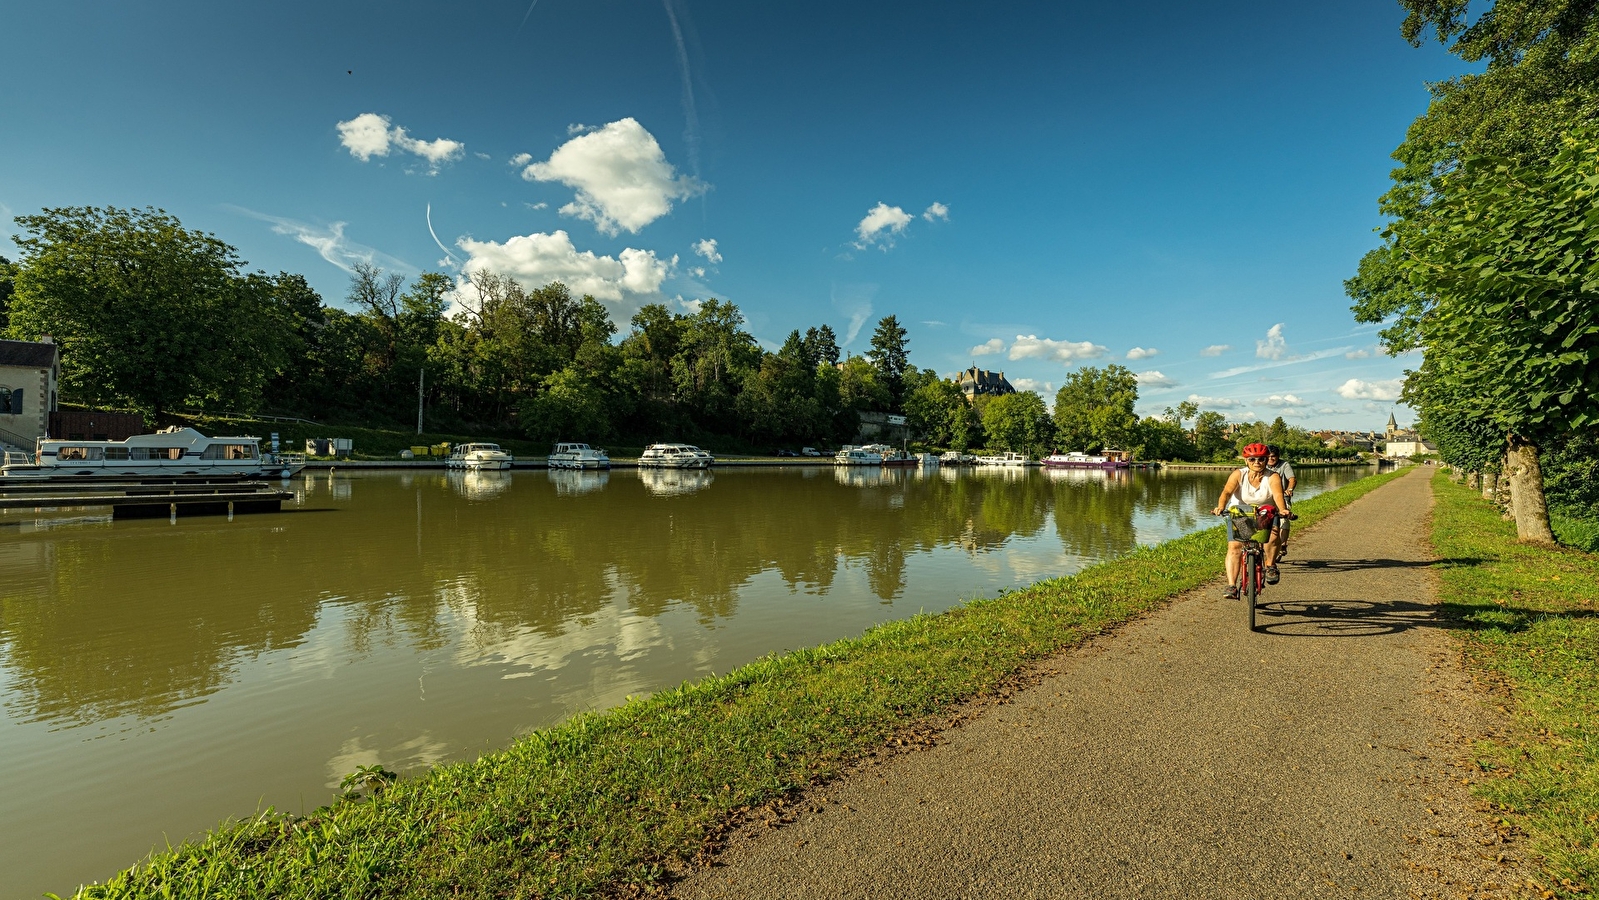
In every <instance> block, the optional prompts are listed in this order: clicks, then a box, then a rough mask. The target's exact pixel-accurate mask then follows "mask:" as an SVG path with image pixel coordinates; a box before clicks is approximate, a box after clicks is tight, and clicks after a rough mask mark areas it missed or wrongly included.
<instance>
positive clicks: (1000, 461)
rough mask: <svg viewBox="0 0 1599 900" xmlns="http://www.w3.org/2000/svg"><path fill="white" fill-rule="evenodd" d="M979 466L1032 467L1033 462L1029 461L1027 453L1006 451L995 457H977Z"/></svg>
mask: <svg viewBox="0 0 1599 900" xmlns="http://www.w3.org/2000/svg"><path fill="white" fill-rule="evenodd" d="M977 464H978V465H980V466H1030V465H1032V464H1033V461H1032V460H1030V459H1028V458H1027V454H1025V453H1017V452H1015V451H1014V450H1006V451H1005V452H1004V453H1000V454H997V455H995V456H979V457H977Z"/></svg>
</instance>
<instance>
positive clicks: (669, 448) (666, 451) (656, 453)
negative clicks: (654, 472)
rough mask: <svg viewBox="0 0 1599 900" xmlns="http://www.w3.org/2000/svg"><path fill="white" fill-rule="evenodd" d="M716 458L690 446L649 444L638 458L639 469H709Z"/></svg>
mask: <svg viewBox="0 0 1599 900" xmlns="http://www.w3.org/2000/svg"><path fill="white" fill-rule="evenodd" d="M715 462H716V457H714V456H712V455H710V454H709V453H706V452H705V451H704V450H701V449H700V448H698V447H695V446H693V445H692V444H651V445H649V446H648V447H646V448H645V449H644V455H643V456H640V457H639V458H638V465H639V468H641V469H709V468H710V467H711V465H712V464H713V463H715Z"/></svg>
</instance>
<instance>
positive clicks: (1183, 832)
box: [672, 470, 1517, 900]
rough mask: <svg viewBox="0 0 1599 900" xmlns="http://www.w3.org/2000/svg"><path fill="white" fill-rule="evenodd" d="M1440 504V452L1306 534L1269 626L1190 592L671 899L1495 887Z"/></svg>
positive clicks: (1348, 893)
mask: <svg viewBox="0 0 1599 900" xmlns="http://www.w3.org/2000/svg"><path fill="white" fill-rule="evenodd" d="M1430 504H1431V493H1430V489H1429V485H1428V472H1427V470H1421V471H1417V472H1413V473H1411V474H1409V475H1407V476H1405V477H1402V478H1399V479H1397V480H1396V481H1394V482H1392V483H1390V484H1388V485H1385V486H1384V487H1382V488H1380V489H1378V490H1376V491H1374V492H1372V493H1371V494H1368V495H1367V496H1366V497H1363V498H1361V499H1360V500H1358V501H1356V502H1355V503H1353V504H1351V505H1350V506H1349V507H1347V508H1346V509H1344V510H1343V511H1341V512H1339V513H1337V514H1336V515H1334V516H1332V517H1329V518H1328V519H1327V520H1325V521H1324V522H1323V523H1321V525H1319V526H1318V527H1317V528H1314V529H1305V530H1302V531H1301V532H1300V533H1298V534H1296V535H1295V539H1294V544H1293V547H1292V554H1293V556H1292V559H1290V560H1289V561H1287V562H1286V563H1285V564H1284V565H1283V567H1282V568H1283V581H1282V584H1280V585H1278V586H1276V587H1272V588H1269V589H1268V590H1267V592H1266V593H1265V594H1264V595H1263V597H1262V600H1263V602H1264V603H1265V604H1267V606H1266V607H1265V608H1264V612H1265V615H1263V616H1262V619H1261V621H1262V624H1263V625H1264V627H1265V630H1264V632H1262V633H1250V632H1248V631H1247V630H1246V628H1245V625H1244V610H1243V608H1242V606H1241V604H1240V603H1238V602H1237V601H1226V600H1223V599H1221V596H1220V587H1219V585H1217V586H1212V587H1209V588H1206V589H1204V590H1203V591H1196V592H1194V593H1192V594H1190V595H1186V596H1184V597H1182V598H1180V599H1179V600H1178V601H1177V602H1175V603H1173V604H1172V605H1170V606H1169V607H1167V608H1165V609H1163V610H1161V611H1159V612H1156V613H1154V614H1152V615H1150V616H1148V617H1146V618H1144V619H1142V620H1140V621H1138V622H1135V623H1133V624H1131V625H1129V626H1127V627H1125V628H1123V629H1121V630H1120V631H1118V632H1116V633H1114V634H1112V635H1108V636H1105V637H1102V638H1100V639H1097V640H1096V641H1094V642H1093V643H1091V644H1090V645H1089V646H1087V647H1084V648H1079V649H1077V650H1073V651H1068V652H1066V653H1063V654H1061V655H1059V656H1058V657H1056V658H1054V659H1052V660H1050V661H1048V662H1047V663H1045V664H1044V665H1043V667H1042V670H1043V671H1042V674H1043V678H1042V679H1041V680H1040V681H1039V682H1038V683H1037V684H1035V685H1033V686H1031V687H1029V688H1026V689H1025V690H1022V691H1020V692H1019V693H1017V694H1016V695H1015V696H1014V697H1012V699H1011V701H1010V702H1008V703H1003V704H999V705H994V706H992V707H990V708H988V709H986V710H984V711H982V712H981V714H980V715H978V716H977V717H976V718H975V720H973V721H970V722H968V723H967V724H965V725H964V726H963V727H959V728H955V729H952V730H950V731H948V732H946V734H945V735H944V739H943V740H942V741H940V742H939V743H938V744H936V745H935V746H934V747H933V748H932V749H930V750H926V751H923V752H914V753H906V754H903V755H899V756H895V757H891V758H890V759H888V760H887V761H886V762H883V763H881V764H877V765H872V766H869V767H866V768H864V769H862V770H860V771H858V772H856V773H854V774H852V775H850V776H847V777H845V778H842V779H840V780H838V781H835V782H833V783H832V784H830V785H827V786H825V787H822V788H818V789H816V790H814V791H812V792H811V794H810V795H808V797H807V798H806V802H805V804H803V806H804V807H805V809H806V811H805V812H804V813H802V814H800V816H799V817H798V819H797V821H795V822H794V823H793V824H790V825H787V826H785V827H781V828H771V829H766V828H759V827H754V826H752V827H751V828H750V829H749V830H748V832H747V833H743V834H741V835H740V836H738V837H735V838H733V839H732V840H731V841H730V843H729V845H728V848H727V849H726V850H725V851H724V852H723V853H722V854H720V856H719V857H718V858H717V860H716V862H715V864H713V865H712V866H711V867H710V868H708V869H705V870H702V871H700V872H698V873H695V874H693V875H691V876H690V877H688V878H686V879H685V880H683V881H682V882H679V883H678V884H677V885H675V887H674V889H673V891H672V894H673V896H674V897H679V898H685V900H686V898H746V897H747V898H757V897H758V898H789V897H792V898H802V897H816V898H842V897H860V898H868V897H870V898H899V897H916V898H924V897H925V898H975V897H995V898H1031V897H1151V898H1153V897H1195V898H1199V897H1204V898H1212V897H1215V898H1286V897H1401V898H1409V897H1451V898H1455V897H1463V896H1464V897H1496V896H1502V895H1503V888H1504V887H1507V886H1508V885H1509V884H1510V883H1511V882H1512V881H1515V880H1516V878H1517V876H1516V875H1515V871H1516V862H1515V857H1516V853H1515V848H1514V846H1513V845H1512V846H1506V845H1504V844H1503V843H1501V840H1502V839H1501V837H1500V836H1498V835H1496V834H1495V832H1494V831H1493V830H1491V828H1489V827H1488V826H1487V825H1486V824H1485V817H1484V816H1483V815H1481V814H1480V812H1479V811H1478V810H1477V808H1476V807H1475V805H1474V803H1473V801H1472V799H1471V797H1470V794H1469V791H1470V788H1469V787H1468V786H1467V784H1466V783H1465V782H1466V780H1468V779H1469V778H1470V777H1473V776H1472V775H1471V773H1470V771H1469V769H1468V768H1467V767H1465V766H1463V765H1461V764H1460V761H1461V760H1462V759H1463V754H1464V752H1465V749H1466V746H1467V741H1468V740H1469V739H1470V738H1472V737H1475V736H1477V735H1479V734H1481V733H1482V732H1484V731H1485V730H1487V729H1490V728H1492V727H1494V726H1495V723H1494V721H1493V720H1492V719H1491V718H1489V717H1488V716H1487V715H1486V714H1485V713H1484V712H1483V709H1484V708H1485V707H1484V704H1483V703H1482V702H1481V700H1480V695H1477V694H1474V693H1473V691H1472V689H1471V687H1470V685H1469V684H1468V683H1467V679H1466V677H1465V675H1464V673H1462V672H1461V670H1460V668H1459V666H1458V663H1457V662H1456V660H1455V655H1454V654H1453V653H1452V652H1451V651H1450V649H1449V642H1448V638H1447V636H1446V635H1445V634H1444V633H1443V631H1442V629H1441V628H1439V627H1438V623H1437V621H1436V619H1437V613H1436V608H1435V606H1434V605H1433V585H1432V578H1433V576H1432V574H1431V572H1430V569H1431V568H1432V567H1433V566H1434V565H1435V564H1436V561H1435V560H1434V558H1433V556H1432V554H1431V551H1430V549H1429V548H1428V546H1427V544H1426V541H1425V536H1426V534H1427V517H1428V511H1429V508H1430ZM817 810H819V811H817Z"/></svg>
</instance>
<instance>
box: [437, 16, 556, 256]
mask: <svg viewBox="0 0 1599 900" xmlns="http://www.w3.org/2000/svg"><path fill="white" fill-rule="evenodd" d="M533 2H534V3H537V2H538V0H533ZM427 215H428V234H431V235H433V243H435V244H438V245H439V249H440V250H443V251H444V255H445V256H448V257H449V258H450V262H452V263H455V264H456V265H460V264H461V261H460V260H458V259H456V258H455V254H454V253H451V252H450V248H449V247H446V246H444V242H443V241H441V240H439V235H438V232H436V231H434V230H433V204H431V203H429V204H428V214H427Z"/></svg>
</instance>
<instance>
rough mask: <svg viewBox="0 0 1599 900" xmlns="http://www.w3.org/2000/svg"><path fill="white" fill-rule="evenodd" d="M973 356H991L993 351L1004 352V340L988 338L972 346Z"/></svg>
mask: <svg viewBox="0 0 1599 900" xmlns="http://www.w3.org/2000/svg"><path fill="white" fill-rule="evenodd" d="M971 352H972V355H973V356H991V355H993V354H995V353H1004V352H1005V342H1004V341H1002V340H1000V339H999V338H989V339H988V340H987V341H984V342H983V343H981V344H978V345H977V346H975V347H973V348H972V351H971Z"/></svg>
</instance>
